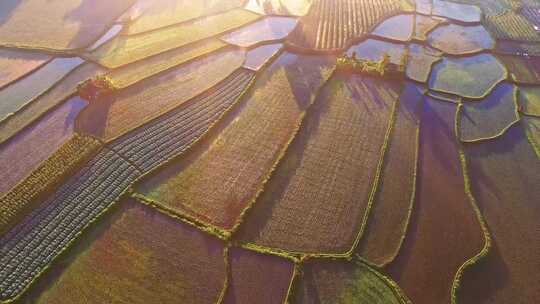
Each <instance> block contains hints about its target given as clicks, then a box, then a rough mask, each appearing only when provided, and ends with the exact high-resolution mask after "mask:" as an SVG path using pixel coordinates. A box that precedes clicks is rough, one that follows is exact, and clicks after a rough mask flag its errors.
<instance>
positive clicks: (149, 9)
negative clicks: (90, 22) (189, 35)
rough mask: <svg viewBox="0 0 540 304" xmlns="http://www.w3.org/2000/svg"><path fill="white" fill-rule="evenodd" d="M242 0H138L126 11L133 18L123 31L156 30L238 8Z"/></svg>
mask: <svg viewBox="0 0 540 304" xmlns="http://www.w3.org/2000/svg"><path fill="white" fill-rule="evenodd" d="M244 2H245V1H243V0H200V1H190V0H180V1H172V0H161V1H159V2H155V1H152V0H139V1H137V3H136V4H135V5H134V6H132V7H131V8H130V11H129V12H128V14H131V15H133V18H134V20H133V22H131V23H129V25H128V26H127V28H126V29H125V30H124V33H125V34H127V35H135V34H141V33H145V32H149V31H152V30H158V29H160V28H164V27H167V26H173V25H176V24H178V23H182V22H186V21H190V20H193V19H197V18H201V17H204V16H209V15H214V14H219V13H223V12H226V11H228V10H230V9H234V8H239V7H241V6H242V4H243V3H244Z"/></svg>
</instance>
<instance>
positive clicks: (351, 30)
mask: <svg viewBox="0 0 540 304" xmlns="http://www.w3.org/2000/svg"><path fill="white" fill-rule="evenodd" d="M413 8H414V6H413V3H412V2H410V1H409V0H379V1H376V2H373V1H367V0H351V1H348V0H339V1H330V0H315V1H313V4H312V7H311V9H310V10H309V13H308V14H307V15H306V16H304V17H302V18H300V20H299V24H298V26H297V27H296V29H295V30H294V31H293V32H292V33H291V35H290V37H289V39H288V40H287V43H288V44H289V45H290V46H292V47H295V48H299V49H314V50H321V51H325V50H339V49H343V48H345V47H346V46H348V45H350V44H351V43H352V42H353V40H355V39H360V38H362V37H363V36H364V35H365V34H367V33H368V32H369V31H370V30H372V28H373V27H374V26H375V25H376V24H378V23H379V22H381V21H383V20H384V19H385V18H387V17H389V16H391V15H394V14H397V13H399V12H402V11H404V10H406V11H410V10H412V9H413Z"/></svg>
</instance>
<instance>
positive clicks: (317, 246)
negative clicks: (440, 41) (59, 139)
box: [238, 75, 400, 254]
mask: <svg viewBox="0 0 540 304" xmlns="http://www.w3.org/2000/svg"><path fill="white" fill-rule="evenodd" d="M399 92H400V86H399V84H398V83H393V82H390V81H385V80H380V79H374V78H369V77H363V76H356V75H355V76H351V77H348V76H344V75H337V76H335V77H334V78H332V79H331V80H330V81H329V83H328V84H327V85H326V86H325V88H324V89H323V90H322V92H321V94H320V95H319V97H318V98H317V100H316V101H315V102H316V103H315V104H314V106H313V107H312V108H310V109H309V110H308V114H307V116H306V118H305V121H304V123H303V124H302V126H301V129H300V132H299V133H298V135H297V136H296V138H295V140H294V141H293V143H292V144H291V145H290V147H289V149H288V150H287V153H286V155H285V157H284V158H283V160H282V161H281V163H280V165H279V166H278V167H277V169H276V171H275V173H274V174H273V176H272V178H271V179H270V180H269V182H268V184H267V185H266V186H265V189H264V192H263V194H262V195H261V196H260V197H259V198H258V200H257V201H256V202H255V205H254V207H253V209H252V210H251V211H250V212H249V213H248V214H247V217H246V222H245V223H244V224H243V226H242V227H241V230H240V233H239V236H238V238H239V239H241V240H242V241H245V242H250V243H255V244H257V245H259V246H264V247H270V248H279V249H283V250H287V251H293V252H308V253H327V254H347V253H349V252H350V251H351V250H352V248H353V247H354V246H355V245H356V243H357V241H358V237H359V234H360V233H361V232H362V231H363V228H364V221H365V218H366V217H367V214H369V211H370V206H371V204H372V201H373V193H374V191H375V189H376V188H377V185H378V179H379V173H380V162H381V161H382V158H383V155H384V152H385V148H386V144H387V136H388V135H387V133H388V130H389V128H390V127H391V125H392V119H393V115H394V111H395V107H396V102H397V99H398V97H399Z"/></svg>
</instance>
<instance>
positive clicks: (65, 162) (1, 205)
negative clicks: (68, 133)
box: [0, 134, 100, 235]
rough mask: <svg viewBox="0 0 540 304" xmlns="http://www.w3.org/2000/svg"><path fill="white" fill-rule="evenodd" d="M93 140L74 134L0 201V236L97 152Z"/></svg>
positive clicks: (97, 146)
mask: <svg viewBox="0 0 540 304" xmlns="http://www.w3.org/2000/svg"><path fill="white" fill-rule="evenodd" d="M99 147H100V144H99V142H98V141H97V140H95V139H93V138H91V137H87V136H81V135H77V134H75V135H74V136H73V137H71V139H70V140H68V141H67V142H66V143H64V145H62V146H61V147H60V149H58V151H56V152H55V153H54V154H53V155H52V156H51V157H50V158H49V159H47V160H46V161H45V162H43V163H42V164H41V165H40V166H39V167H38V168H37V169H35V170H34V171H33V172H32V173H31V174H30V175H29V176H28V177H26V178H25V179H24V180H23V181H22V182H20V183H19V184H18V185H17V186H15V188H13V189H12V190H11V191H10V192H8V193H6V194H5V195H4V196H3V197H2V198H0V235H1V234H3V233H5V232H6V231H8V230H9V229H10V228H11V227H13V226H14V225H15V224H17V223H18V222H19V221H20V220H21V219H22V218H23V217H24V216H26V215H28V214H29V213H30V212H31V211H32V210H33V209H34V208H35V207H37V206H38V204H39V202H40V201H41V200H43V199H44V198H45V197H46V196H47V195H48V194H50V193H51V191H54V190H55V189H56V188H58V187H59V186H60V185H61V184H62V182H63V181H64V180H65V179H66V178H67V177H69V176H71V175H72V174H73V173H75V172H76V170H77V169H79V168H81V167H82V166H83V164H84V163H86V161H88V160H89V159H90V158H91V157H92V156H93V155H94V154H95V153H96V152H97V151H98V150H99Z"/></svg>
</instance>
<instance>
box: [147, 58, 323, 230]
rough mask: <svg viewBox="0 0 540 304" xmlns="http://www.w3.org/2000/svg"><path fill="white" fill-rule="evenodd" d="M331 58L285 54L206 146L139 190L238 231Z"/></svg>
mask: <svg viewBox="0 0 540 304" xmlns="http://www.w3.org/2000/svg"><path fill="white" fill-rule="evenodd" d="M330 62H331V58H327V57H320V56H307V57H299V56H297V55H293V54H288V53H285V54H283V55H281V56H280V57H279V58H278V59H277V60H276V61H275V62H274V63H273V64H272V65H271V66H270V67H269V68H268V70H267V71H265V73H264V74H263V75H262V76H261V77H260V78H259V79H258V80H257V82H256V83H255V84H254V87H253V88H252V90H251V92H250V94H249V96H248V97H246V98H247V100H246V101H245V103H244V104H243V105H242V108H241V109H239V110H238V112H237V114H236V117H235V118H233V119H232V120H230V121H229V123H228V125H226V126H224V127H223V129H222V130H220V133H219V135H218V136H217V137H216V138H215V139H213V141H212V142H211V143H209V145H208V147H207V148H204V149H200V150H196V151H195V153H194V154H196V155H194V156H192V157H187V159H188V161H187V162H182V161H180V162H178V163H176V164H174V165H172V166H171V167H169V168H166V169H163V170H161V172H159V173H157V174H156V175H155V176H152V177H151V178H149V179H147V180H145V181H144V183H142V184H141V185H140V186H139V187H138V190H137V191H139V192H140V193H142V194H143V195H145V196H146V197H147V198H148V199H149V200H152V201H155V202H156V204H158V205H162V206H165V207H166V208H168V209H171V210H173V211H174V212H175V213H179V214H182V215H186V216H187V217H189V218H193V219H196V220H197V221H201V222H204V223H206V224H210V225H213V226H216V227H218V228H219V229H223V230H231V229H233V228H234V226H235V224H236V223H237V222H238V220H239V217H240V215H241V214H242V213H243V210H244V209H245V208H246V207H247V206H248V204H249V202H250V201H251V200H252V199H254V197H255V195H256V194H257V192H258V191H259V189H260V187H261V185H262V184H264V182H265V180H266V179H267V178H268V172H269V171H270V170H271V169H272V167H273V166H274V165H275V163H276V162H277V161H278V160H279V159H280V157H281V156H280V155H281V153H283V151H284V149H285V148H286V147H287V145H288V143H289V142H290V141H291V140H292V138H293V137H294V135H295V132H296V128H297V126H298V125H299V124H300V122H301V121H302V117H303V115H304V114H303V113H304V111H305V109H306V108H307V107H308V106H309V105H310V104H311V103H312V102H313V99H314V98H315V94H316V93H315V92H317V90H318V88H319V87H321V86H322V85H323V83H324V82H325V81H326V79H327V78H328V77H329V75H330V65H329V64H330ZM261 141H262V142H261ZM255 143H257V144H255Z"/></svg>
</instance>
